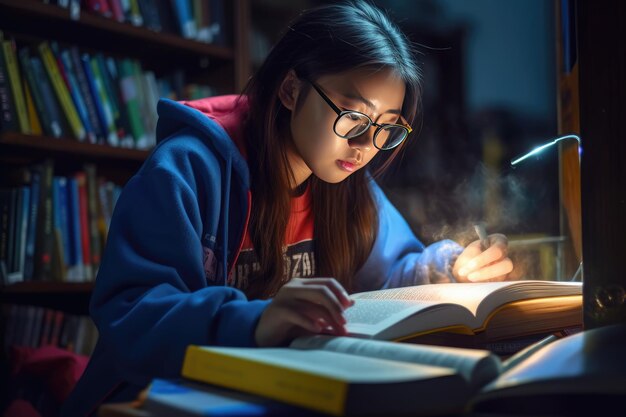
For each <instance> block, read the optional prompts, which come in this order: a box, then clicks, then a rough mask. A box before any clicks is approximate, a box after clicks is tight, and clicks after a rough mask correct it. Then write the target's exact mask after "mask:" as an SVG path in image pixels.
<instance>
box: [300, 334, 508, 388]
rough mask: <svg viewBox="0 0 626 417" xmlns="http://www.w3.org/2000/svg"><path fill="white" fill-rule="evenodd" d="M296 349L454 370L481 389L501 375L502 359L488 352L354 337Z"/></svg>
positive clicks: (323, 339)
mask: <svg viewBox="0 0 626 417" xmlns="http://www.w3.org/2000/svg"><path fill="white" fill-rule="evenodd" d="M290 347H292V348H295V349H322V350H329V351H333V352H341V353H349V354H352V355H359V356H368V357H373V358H381V359H389V360H394V361H399V362H407V363H417V364H423V365H434V366H441V367H445V368H452V369H454V370H455V371H457V372H459V373H460V374H461V375H462V376H463V377H464V378H465V379H466V380H467V381H468V382H469V383H470V385H471V386H473V387H475V388H478V387H481V386H483V385H485V384H486V383H488V382H490V381H492V380H493V379H494V378H495V377H497V376H498V375H499V374H500V371H501V368H502V366H501V362H500V359H499V358H498V357H497V356H495V355H494V354H492V353H491V352H489V351H487V350H480V349H461V348H451V347H440V346H427V345H418V344H407V343H395V342H386V341H378V340H364V339H357V338H353V337H333V336H322V335H318V336H310V337H301V338H298V339H296V340H294V341H293V342H292V343H291V345H290Z"/></svg>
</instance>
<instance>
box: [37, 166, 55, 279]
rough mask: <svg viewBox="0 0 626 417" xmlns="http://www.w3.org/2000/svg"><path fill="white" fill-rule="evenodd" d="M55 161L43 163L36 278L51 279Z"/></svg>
mask: <svg viewBox="0 0 626 417" xmlns="http://www.w3.org/2000/svg"><path fill="white" fill-rule="evenodd" d="M53 169H54V168H53V162H52V160H50V159H47V160H46V161H45V162H44V164H43V165H42V171H41V185H40V189H39V210H38V219H37V238H36V241H35V271H34V277H33V278H35V279H49V278H50V277H51V273H52V250H53V245H54V236H53V230H52V228H53V218H52V216H53V213H52V176H53Z"/></svg>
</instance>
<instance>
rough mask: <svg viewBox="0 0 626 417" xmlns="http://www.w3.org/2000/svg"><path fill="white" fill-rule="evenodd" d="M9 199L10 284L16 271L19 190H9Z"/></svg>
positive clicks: (8, 243) (8, 257) (7, 263)
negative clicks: (12, 273) (16, 228)
mask: <svg viewBox="0 0 626 417" xmlns="http://www.w3.org/2000/svg"><path fill="white" fill-rule="evenodd" d="M8 199H9V216H8V242H7V254H6V272H7V279H8V281H9V282H11V281H12V278H11V272H13V270H14V263H15V227H16V221H15V220H16V218H15V217H16V212H17V190H16V189H15V188H9V189H8Z"/></svg>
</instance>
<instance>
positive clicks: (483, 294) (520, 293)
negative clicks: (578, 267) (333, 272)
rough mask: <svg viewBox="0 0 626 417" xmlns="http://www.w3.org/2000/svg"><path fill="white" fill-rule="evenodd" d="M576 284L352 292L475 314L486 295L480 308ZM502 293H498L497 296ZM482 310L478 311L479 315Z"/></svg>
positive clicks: (570, 289) (568, 290) (564, 291)
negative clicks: (454, 306) (443, 304)
mask: <svg viewBox="0 0 626 417" xmlns="http://www.w3.org/2000/svg"><path fill="white" fill-rule="evenodd" d="M581 291H582V287H581V285H580V283H570V282H554V281H505V282H473V283H462V284H459V283H444V284H426V285H417V286H412V287H403V288H392V289H386V290H378V291H368V292H362V293H357V294H353V295H352V296H351V297H352V298H353V299H355V300H361V299H373V300H392V299H393V300H405V301H420V302H421V301H429V302H435V303H441V302H446V303H454V304H459V305H462V306H464V307H465V308H467V309H468V310H469V311H471V312H472V314H474V315H475V316H476V315H479V314H478V309H479V306H480V304H481V302H482V301H483V300H484V299H486V298H487V297H488V296H489V295H490V294H497V296H494V300H493V301H489V302H488V303H486V305H485V307H484V308H483V309H485V310H488V311H486V313H488V312H489V311H491V309H493V308H495V307H496V306H498V305H501V304H504V303H507V302H510V301H515V300H521V299H529V298H536V297H546V296H557V295H576V294H580V293H581ZM501 294H502V295H501ZM482 314H483V313H481V315H482Z"/></svg>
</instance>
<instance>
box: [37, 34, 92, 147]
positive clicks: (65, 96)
mask: <svg viewBox="0 0 626 417" xmlns="http://www.w3.org/2000/svg"><path fill="white" fill-rule="evenodd" d="M39 53H40V55H41V58H42V60H43V63H44V67H45V68H46V71H47V73H48V77H49V78H50V81H51V82H52V87H53V88H54V91H55V92H56V95H57V98H58V100H59V103H61V108H62V109H63V111H64V113H65V117H66V118H67V120H68V122H69V124H70V128H71V129H72V133H73V134H74V137H75V138H76V139H78V140H80V141H82V140H84V139H85V128H84V127H83V125H82V122H81V121H80V118H79V117H78V112H77V111H76V108H75V107H74V103H73V102H72V99H71V97H70V93H69V92H68V91H67V87H66V86H65V83H64V81H63V79H62V77H61V74H60V72H59V68H58V66H57V63H56V59H55V58H54V55H53V53H52V49H51V48H50V45H49V44H48V42H42V43H40V44H39Z"/></svg>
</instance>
